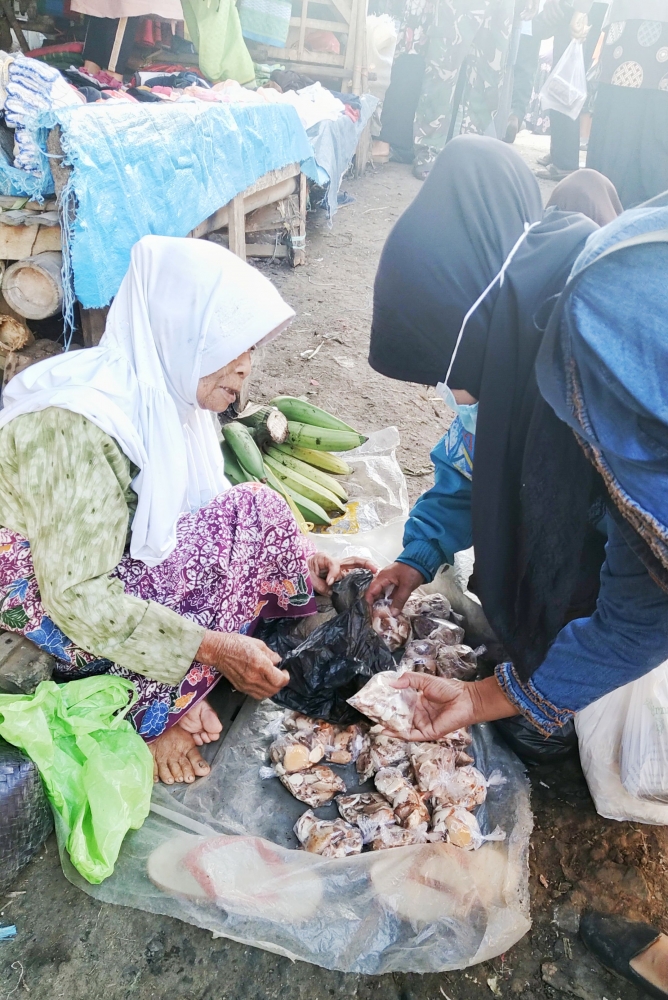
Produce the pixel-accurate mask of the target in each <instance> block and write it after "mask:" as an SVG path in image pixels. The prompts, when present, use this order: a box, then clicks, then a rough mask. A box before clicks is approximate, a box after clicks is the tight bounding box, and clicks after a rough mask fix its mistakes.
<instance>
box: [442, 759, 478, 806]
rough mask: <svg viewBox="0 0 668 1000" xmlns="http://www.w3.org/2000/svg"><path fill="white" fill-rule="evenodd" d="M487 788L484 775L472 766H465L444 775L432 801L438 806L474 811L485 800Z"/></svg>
mask: <svg viewBox="0 0 668 1000" xmlns="http://www.w3.org/2000/svg"><path fill="white" fill-rule="evenodd" d="M487 786H488V782H487V781H486V779H485V776H484V774H482V772H480V771H479V770H478V768H477V767H474V766H473V764H467V765H466V766H465V767H458V768H457V769H456V770H455V771H453V773H452V774H449V775H444V776H443V780H442V781H441V783H440V784H439V786H438V788H437V789H435V790H434V792H433V794H432V799H433V801H434V802H438V804H439V805H450V806H462V808H464V809H475V807H476V806H480V805H482V804H483V802H484V801H485V799H486V798H487Z"/></svg>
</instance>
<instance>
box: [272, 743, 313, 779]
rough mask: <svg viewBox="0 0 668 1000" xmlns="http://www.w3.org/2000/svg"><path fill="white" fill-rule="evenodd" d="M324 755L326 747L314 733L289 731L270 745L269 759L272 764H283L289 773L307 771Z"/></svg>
mask: <svg viewBox="0 0 668 1000" xmlns="http://www.w3.org/2000/svg"><path fill="white" fill-rule="evenodd" d="M324 756H325V748H324V747H323V745H322V743H320V742H319V740H317V739H316V738H315V735H314V734H307V733H288V734H287V735H286V736H279V738H278V739H277V740H274V742H273V743H272V744H271V746H270V747H269V760H270V761H271V762H272V764H282V766H283V768H284V769H285V771H286V772H287V773H288V774H293V773H294V772H295V771H305V770H306V769H307V768H309V767H312V766H313V765H314V764H317V763H319V761H321V760H322V758H323V757H324Z"/></svg>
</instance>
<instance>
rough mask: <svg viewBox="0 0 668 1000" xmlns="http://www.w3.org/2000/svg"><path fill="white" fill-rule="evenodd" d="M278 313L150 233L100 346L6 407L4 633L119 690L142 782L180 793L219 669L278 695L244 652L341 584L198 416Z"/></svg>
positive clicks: (250, 282)
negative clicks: (113, 679) (272, 623)
mask: <svg viewBox="0 0 668 1000" xmlns="http://www.w3.org/2000/svg"><path fill="white" fill-rule="evenodd" d="M293 316H294V313H293V311H292V309H291V308H290V307H289V306H288V305H287V304H286V303H285V302H284V301H283V300H282V299H281V297H280V295H279V294H278V292H277V291H276V290H275V288H274V287H273V286H272V285H271V283H270V282H269V281H268V280H267V279H266V278H264V277H263V276H262V275H261V274H259V272H257V271H255V270H254V269H253V268H252V267H249V266H248V265H247V264H244V263H243V262H242V261H240V260H239V259H238V258H237V257H235V256H234V255H233V254H231V253H229V252H228V251H227V250H223V249H222V248H221V247H218V246H215V245H214V244H212V243H205V242H202V241H200V240H189V239H169V238H164V237H156V236H149V237H145V238H144V239H142V240H141V241H140V242H139V243H137V244H136V245H135V247H134V249H133V251H132V258H131V263H130V268H129V270H128V273H127V274H126V276H125V278H124V279H123V282H122V284H121V287H120V289H119V292H118V295H117V297H116V299H115V301H114V303H113V305H112V307H111V309H110V311H109V318H108V321H107V328H106V331H105V334H104V337H103V338H102V341H101V342H100V345H99V346H98V347H95V348H92V349H89V350H85V351H76V352H72V353H70V354H63V355H60V356H58V357H55V358H51V359H49V360H47V361H43V362H41V363H40V364H36V365H34V366H33V367H31V368H29V369H27V370H26V371H24V372H23V373H22V374H20V375H18V376H16V377H15V378H14V379H13V380H12V382H11V383H10V384H9V385H8V387H7V389H6V390H5V397H4V402H5V408H4V410H2V411H1V412H0V525H2V527H0V624H1V625H2V627H3V628H6V629H11V630H13V631H15V632H20V633H21V634H22V635H24V636H26V637H27V638H29V639H31V640H32V641H33V642H35V643H36V644H37V645H38V646H40V647H41V648H42V649H44V650H46V651H48V652H49V653H52V654H53V655H54V656H55V657H56V661H57V667H56V678H57V679H60V680H70V679H73V678H78V677H84V676H86V675H88V674H94V673H111V674H120V675H121V676H123V677H127V678H130V679H131V680H132V681H133V682H134V685H135V687H136V690H137V695H138V697H137V701H136V702H135V704H134V705H133V706H132V708H131V709H130V717H131V718H132V721H133V723H134V725H135V726H136V728H137V730H138V732H139V733H140V734H141V735H142V736H143V737H144V738H145V739H146V740H147V741H150V746H151V750H152V752H153V755H154V760H155V778H156V780H158V778H160V779H161V780H163V781H165V782H167V783H172V782H173V781H184V780H185V781H193V780H194V779H195V777H197V776H201V775H204V774H206V773H207V772H208V770H209V767H208V765H207V764H206V763H205V761H204V760H203V759H202V757H201V755H200V753H199V750H198V746H201V745H202V743H208V742H210V741H212V740H216V739H217V738H218V736H219V735H220V732H221V728H222V727H221V724H220V721H219V720H218V717H217V716H216V714H215V712H214V711H213V710H212V709H211V707H210V706H209V705H208V704H207V702H206V700H205V695H206V694H207V692H208V691H210V689H211V688H212V687H213V685H214V684H215V683H216V682H217V681H218V679H219V678H220V676H221V674H222V675H224V676H225V677H227V678H228V679H229V681H230V682H231V683H232V684H233V685H234V687H235V688H237V689H238V690H240V691H243V692H245V693H247V694H249V695H251V696H253V697H254V698H265V697H271V696H272V695H274V694H276V692H277V691H278V690H279V689H280V688H281V687H283V686H284V685H285V684H286V683H287V681H288V674H287V673H286V672H285V671H283V670H280V669H279V667H278V662H279V657H278V656H277V655H276V654H274V653H273V652H272V651H271V650H270V649H269V648H268V647H267V646H265V644H264V643H263V642H260V641H259V640H257V639H253V638H251V637H250V634H249V633H250V632H252V629H253V626H254V624H255V623H256V622H257V620H258V619H259V618H260V617H265V618H266V617H277V616H281V617H283V616H290V615H305V614H310V613H312V612H313V611H314V610H315V601H314V599H313V596H312V582H311V580H310V572H311V571H312V572H313V575H314V576H315V578H316V583H317V586H318V589H319V590H322V589H323V588H325V587H326V586H327V584H326V581H325V579H322V577H323V576H324V577H325V578H327V580H328V581H329V583H331V582H333V581H334V579H336V578H337V576H338V575H339V574H340V573H341V572H342V569H341V567H340V566H339V565H338V564H336V563H335V562H333V561H332V560H329V559H327V557H324V556H316V555H314V554H311V555H310V556H308V552H309V551H312V550H310V549H308V546H307V545H305V540H304V538H303V536H302V535H301V534H300V532H299V529H298V527H297V525H296V523H295V521H294V519H293V517H292V515H291V513H290V511H289V509H288V507H287V505H286V503H285V502H284V501H283V499H282V498H281V497H279V496H278V495H277V494H276V493H273V492H272V491H270V490H269V489H267V488H266V487H264V486H261V485H259V484H255V483H253V484H247V485H244V486H238V487H235V488H233V489H232V488H229V484H228V482H227V481H226V479H225V476H224V472H223V463H222V456H221V452H220V447H219V444H218V440H217V437H216V433H215V430H214V422H213V418H212V416H211V414H209V413H206V412H205V411H206V410H210V411H214V412H216V411H217V412H222V411H223V410H225V409H227V407H228V406H229V405H230V403H232V402H234V400H235V399H236V398H237V393H238V392H239V391H240V389H241V386H242V383H243V381H244V379H245V378H246V377H247V376H248V374H249V372H250V367H251V354H250V352H251V350H252V348H253V347H254V346H255V345H257V344H259V343H263V342H265V341H267V340H269V339H271V338H273V337H276V336H278V335H279V334H280V333H281V332H282V331H283V330H284V329H285V327H286V326H287V324H288V323H289V322H290V320H291V319H292V318H293Z"/></svg>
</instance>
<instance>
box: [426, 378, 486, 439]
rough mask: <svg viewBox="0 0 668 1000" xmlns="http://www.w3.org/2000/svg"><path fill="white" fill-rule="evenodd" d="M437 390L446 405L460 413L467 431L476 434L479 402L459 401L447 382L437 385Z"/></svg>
mask: <svg viewBox="0 0 668 1000" xmlns="http://www.w3.org/2000/svg"><path fill="white" fill-rule="evenodd" d="M436 392H437V393H438V394H439V396H440V397H441V399H442V400H443V402H444V403H445V405H446V406H449V407H450V409H451V410H454V412H455V413H457V414H458V415H459V419H460V420H461V422H462V426H463V428H464V430H465V431H468V432H469V434H475V429H476V422H477V420H478V404H477V403H470V404H464V403H461V404H460V403H458V402H457V400H456V399H455V397H454V396H453V394H452V390H451V389H450V388H449V387H448V386H447V385H446V384H445V382H439V383H438V385H437V386H436Z"/></svg>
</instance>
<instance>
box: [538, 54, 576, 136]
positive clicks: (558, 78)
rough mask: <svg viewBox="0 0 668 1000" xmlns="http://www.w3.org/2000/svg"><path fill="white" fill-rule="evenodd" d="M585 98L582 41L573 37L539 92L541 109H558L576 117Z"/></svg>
mask: <svg viewBox="0 0 668 1000" xmlns="http://www.w3.org/2000/svg"><path fill="white" fill-rule="evenodd" d="M586 100H587V72H586V69H585V62H584V53H583V50H582V42H578V41H576V40H575V39H573V41H572V42H571V43H570V45H569V46H568V48H567V49H566V51H565V52H564V54H563V56H562V57H561V59H560V60H559V62H558V63H557V65H556V66H555V67H554V69H553V70H552V72H551V73H550V75H549V76H548V78H547V80H546V81H545V83H544V84H543V89H542V90H541V92H540V103H541V106H542V108H543V111H560V112H561V113H562V114H563V115H567V116H568V117H569V118H572V119H573V121H575V119H576V118H577V117H578V115H579V114H580V112H581V111H582V108H583V107H584V102H585V101H586Z"/></svg>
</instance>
